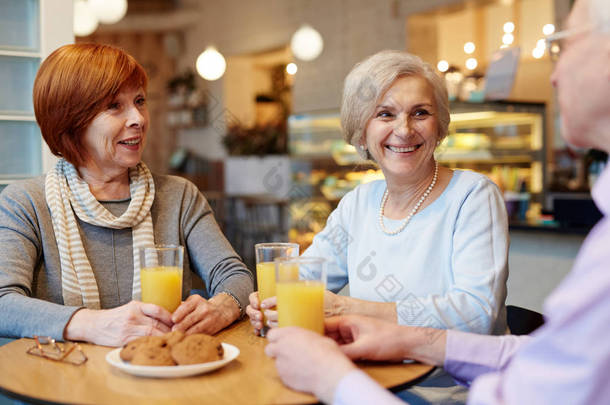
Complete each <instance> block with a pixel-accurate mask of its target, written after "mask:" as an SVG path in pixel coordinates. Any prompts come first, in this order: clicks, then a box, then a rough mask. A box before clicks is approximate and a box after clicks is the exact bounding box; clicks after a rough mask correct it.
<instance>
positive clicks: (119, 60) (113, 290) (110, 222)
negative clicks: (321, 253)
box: [0, 44, 253, 346]
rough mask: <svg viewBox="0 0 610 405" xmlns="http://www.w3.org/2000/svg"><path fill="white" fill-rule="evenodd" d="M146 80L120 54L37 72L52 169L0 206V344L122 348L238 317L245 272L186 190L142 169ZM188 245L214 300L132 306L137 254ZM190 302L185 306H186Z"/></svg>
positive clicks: (91, 54) (58, 61)
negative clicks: (21, 340)
mask: <svg viewBox="0 0 610 405" xmlns="http://www.w3.org/2000/svg"><path fill="white" fill-rule="evenodd" d="M147 80H148V79H147V76H146V73H145V72H144V69H143V68H142V66H140V65H139V64H138V63H137V62H136V61H135V60H134V58H133V57H131V56H130V55H128V54H127V53H125V52H123V51H122V50H120V49H118V48H115V47H112V46H108V45H98V44H74V45H66V46H63V47H61V48H59V49H57V50H56V51H55V52H53V53H52V54H51V55H50V56H49V57H48V58H47V59H46V60H45V61H44V62H43V63H42V65H41V66H40V69H39V71H38V74H37V76H36V81H35V83H34V110H35V113H36V120H37V122H38V124H39V126H40V129H41V132H42V136H43V138H44V140H45V141H46V143H47V145H48V146H49V148H50V150H51V152H53V153H54V154H55V155H57V156H59V157H60V159H59V161H58V163H57V165H56V166H55V168H54V169H52V170H51V171H49V173H47V174H46V175H45V176H41V177H38V178H34V179H31V180H26V181H22V182H19V183H15V184H12V185H10V186H8V187H7V188H6V189H5V190H4V191H3V192H2V194H1V195H0V246H2V252H0V313H2V317H0V336H14V337H23V336H26V337H27V336H33V335H49V336H52V337H54V338H56V339H70V340H81V341H87V342H92V343H96V344H102V345H108V346H118V345H122V344H124V343H125V342H127V341H129V340H131V339H133V338H135V337H137V336H142V335H158V334H162V333H165V332H168V331H170V330H172V329H173V330H176V329H178V330H182V331H185V332H187V333H194V332H207V333H214V332H217V331H218V330H220V329H222V328H224V327H225V326H227V325H229V324H231V323H232V322H233V321H234V320H235V319H237V318H238V317H240V316H241V314H242V312H243V311H242V308H245V306H246V305H247V302H248V301H247V300H248V294H249V293H250V292H252V289H253V281H252V275H251V273H250V271H249V270H248V269H247V268H246V267H245V266H244V264H243V263H242V262H241V261H240V259H239V257H238V256H237V254H236V253H235V252H234V250H233V249H232V248H231V246H230V244H229V243H228V242H227V240H226V239H225V238H224V236H223V235H222V232H221V231H220V229H219V228H218V225H217V224H216V221H215V219H214V216H213V214H212V211H211V209H210V206H209V205H208V203H207V202H206V200H205V198H204V197H203V195H202V194H201V193H200V192H199V191H198V189H197V188H196V187H195V186H194V185H193V184H192V183H190V182H188V181H186V180H184V179H181V178H178V177H172V176H157V175H152V174H151V173H150V171H149V170H148V168H147V167H146V165H145V164H144V163H142V162H141V157H142V150H143V148H144V145H145V143H146V132H147V130H148V121H149V114H148V110H147V106H146V86H147ZM151 244H171V245H183V246H185V260H184V262H185V263H184V277H183V291H189V289H190V285H191V272H194V273H196V274H198V275H199V276H200V277H201V278H202V279H203V280H204V281H205V283H206V288H207V291H208V293H209V296H210V297H211V298H210V299H204V298H202V297H201V296H199V295H193V296H190V297H188V298H187V299H186V300H185V301H183V302H182V304H181V305H180V307H178V309H176V311H175V312H174V313H173V314H172V313H169V312H168V311H167V310H165V309H163V308H161V307H159V306H156V305H153V304H144V303H141V302H139V301H138V299H139V298H140V283H139V279H140V278H139V272H140V269H139V260H138V259H137V257H136V253H137V250H138V248H139V247H141V246H148V245H151ZM183 298H186V297H183Z"/></svg>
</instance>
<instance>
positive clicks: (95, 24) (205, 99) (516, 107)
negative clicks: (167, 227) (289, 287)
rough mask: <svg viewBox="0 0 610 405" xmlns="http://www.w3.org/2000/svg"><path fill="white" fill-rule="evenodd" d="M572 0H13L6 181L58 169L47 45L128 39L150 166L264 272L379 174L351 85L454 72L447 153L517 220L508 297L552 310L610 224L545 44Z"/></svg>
mask: <svg viewBox="0 0 610 405" xmlns="http://www.w3.org/2000/svg"><path fill="white" fill-rule="evenodd" d="M571 3H572V1H571V0H495V1H492V0H480V1H476V0H377V1H370V0H325V1H322V0H254V1H245V0H225V1H212V0H0V145H1V147H0V188H3V187H4V186H5V185H6V184H9V183H10V182H12V181H16V180H18V179H22V178H26V177H30V176H37V175H40V174H42V173H44V172H45V171H46V170H48V169H49V168H50V167H51V166H52V165H53V162H54V158H53V157H52V156H51V155H50V154H49V152H48V150H47V149H46V146H45V145H44V144H43V142H42V141H41V138H40V133H39V131H38V128H37V126H36V123H35V120H34V117H33V107H32V101H31V92H32V83H33V79H34V76H35V74H36V71H37V68H38V65H39V64H40V62H41V60H42V59H44V57H45V56H47V55H48V54H49V53H50V52H52V50H54V49H56V48H57V47H59V46H61V45H63V44H65V43H71V42H97V43H106V44H112V45H116V46H119V47H121V48H123V49H124V50H126V51H127V52H129V53H130V54H132V55H133V56H134V57H135V58H136V59H137V60H138V61H139V62H140V63H141V64H142V65H143V66H144V68H145V69H146V71H147V73H148V75H149V78H150V82H149V89H148V103H149V109H150V113H151V124H150V130H149V137H148V139H149V140H148V146H147V148H146V149H145V154H144V161H145V162H146V163H147V164H148V166H149V167H150V168H151V170H153V171H154V172H156V173H169V174H175V175H179V176H184V177H186V178H189V179H190V180H191V181H193V182H194V183H195V184H196V185H197V186H198V187H199V188H200V189H201V191H202V192H203V194H204V195H205V196H206V198H207V199H208V201H209V202H210V204H211V206H212V207H213V209H214V212H215V215H216V218H217V220H218V222H219V224H220V225H221V227H222V228H223V230H224V232H225V234H226V235H227V237H228V238H229V240H230V241H231V243H232V244H233V246H234V247H235V248H236V250H237V251H238V253H239V254H240V255H241V256H242V257H243V259H244V261H245V262H246V263H247V264H248V265H249V266H250V267H251V268H253V266H252V264H253V263H254V248H253V245H254V243H256V242H268V241H288V240H289V241H293V242H297V243H299V244H300V245H301V248H302V249H305V248H306V247H307V246H308V245H309V244H310V243H311V240H312V238H313V235H315V233H317V232H319V231H320V230H321V229H322V228H323V227H324V224H325V221H326V218H327V216H328V215H329V213H330V212H331V211H332V210H333V209H334V208H335V207H336V205H337V203H338V201H339V200H340V198H341V197H342V196H343V195H344V194H345V193H346V192H348V191H349V190H351V189H353V188H354V187H356V186H357V185H358V184H361V183H363V182H367V181H371V180H375V179H379V178H382V177H383V176H382V174H381V172H380V171H379V170H378V168H377V167H376V166H375V165H374V164H373V163H372V162H368V161H364V160H361V159H360V158H359V157H358V156H357V154H356V153H355V150H354V148H353V147H351V146H349V145H347V144H346V143H345V142H344V141H343V138H342V134H341V128H340V123H339V106H340V99H341V92H342V86H343V80H344V78H345V76H346V74H347V73H348V72H349V71H350V70H351V68H352V67H353V66H354V64H355V63H357V62H358V61H360V60H362V59H363V58H365V57H367V56H369V55H371V54H373V53H375V52H377V51H379V50H382V49H399V50H406V51H409V52H412V53H415V54H417V55H419V56H420V57H422V58H423V59H424V60H425V61H427V62H428V63H430V64H431V65H432V66H433V67H435V68H436V69H437V70H438V73H439V75H441V76H442V77H444V78H445V80H446V82H447V85H448V89H449V95H450V100H451V111H452V117H451V121H452V123H451V126H450V135H449V137H447V138H446V140H445V141H444V142H443V144H442V145H441V146H440V147H439V148H438V151H437V158H438V160H439V161H440V162H441V163H442V164H444V165H446V166H448V167H452V168H462V169H470V170H476V171H478V172H481V173H484V174H486V175H487V176H489V177H490V178H491V179H492V180H493V181H494V182H495V183H496V184H497V185H498V186H499V187H500V189H501V190H502V192H503V193H504V196H505V200H506V206H507V210H508V213H509V216H510V220H511V224H510V230H511V250H510V271H511V275H510V278H509V298H508V301H509V302H508V303H515V304H517V305H521V306H525V307H528V308H532V309H535V310H538V311H540V310H541V305H542V300H543V298H544V297H545V296H546V295H547V293H548V292H550V291H551V290H552V288H554V287H555V285H556V284H557V283H558V282H559V280H560V279H561V278H562V277H563V276H564V275H565V274H566V273H567V271H569V269H570V267H571V265H572V261H573V259H574V257H575V255H576V252H577V250H578V246H579V245H580V243H581V242H582V240H583V238H584V235H585V234H586V233H587V232H588V230H590V228H591V227H592V225H593V224H594V223H595V222H596V221H597V219H598V218H599V217H600V213H599V211H597V209H596V208H595V206H594V204H593V203H592V200H591V198H590V188H591V186H592V184H593V183H594V182H595V179H596V178H597V176H598V174H599V173H600V172H601V170H602V169H603V167H604V166H605V164H606V161H607V156H606V155H605V154H604V153H601V152H598V151H585V150H578V149H574V148H572V147H570V146H569V145H566V144H565V142H564V141H563V140H562V138H561V130H562V129H561V117H560V115H559V112H558V110H557V106H556V102H555V95H554V91H553V88H552V87H551V85H550V81H549V77H550V74H551V72H552V69H553V62H552V61H551V59H550V57H549V54H548V50H547V49H545V41H544V38H545V37H546V36H548V35H551V34H552V33H554V32H555V31H558V30H560V29H561V27H562V23H563V20H564V19H565V17H566V16H567V14H568V12H569V9H570V7H571Z"/></svg>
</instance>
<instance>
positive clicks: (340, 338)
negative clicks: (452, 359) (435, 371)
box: [324, 315, 447, 366]
mask: <svg viewBox="0 0 610 405" xmlns="http://www.w3.org/2000/svg"><path fill="white" fill-rule="evenodd" d="M324 326H325V333H326V335H327V336H329V337H331V338H332V339H334V340H335V341H336V342H337V343H338V344H339V345H340V346H339V348H340V349H341V351H342V352H343V353H344V354H346V355H347V356H348V357H349V358H350V359H354V360H356V359H363V360H376V361H402V360H404V359H415V360H419V361H422V362H424V363H428V364H434V365H437V366H441V365H442V364H443V362H444V360H445V344H446V339H447V338H446V332H445V331H444V330H439V329H433V328H423V327H413V326H401V325H397V324H395V323H391V322H386V321H380V320H378V319H374V318H369V317H364V316H357V315H350V316H341V317H334V318H328V319H326V321H325V325H324Z"/></svg>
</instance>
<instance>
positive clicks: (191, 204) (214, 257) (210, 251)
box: [183, 182, 254, 315]
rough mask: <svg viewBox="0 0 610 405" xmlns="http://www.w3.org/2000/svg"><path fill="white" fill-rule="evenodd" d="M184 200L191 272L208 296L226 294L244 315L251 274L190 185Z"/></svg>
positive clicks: (189, 184) (251, 281) (205, 202)
mask: <svg viewBox="0 0 610 405" xmlns="http://www.w3.org/2000/svg"><path fill="white" fill-rule="evenodd" d="M184 199H185V201H184V203H185V205H184V208H185V212H184V216H183V221H184V222H183V229H184V232H185V239H186V244H187V249H188V254H189V256H190V260H191V265H192V267H193V269H194V270H195V272H196V273H197V274H198V275H199V276H200V277H201V278H202V279H203V281H204V282H205V285H206V288H207V291H208V293H209V296H210V297H212V296H214V295H216V294H219V293H221V292H227V293H229V294H230V295H232V296H233V297H234V298H236V299H237V300H238V301H239V303H240V305H241V308H242V315H243V311H244V310H245V308H246V306H247V305H248V296H249V295H250V293H251V292H252V291H253V290H254V278H253V276H252V272H251V271H250V270H249V269H248V268H247V267H246V266H245V264H244V263H243V262H242V261H241V259H240V257H239V256H238V255H237V253H236V252H235V250H234V249H233V247H231V244H230V243H229V242H228V241H227V239H226V238H225V236H224V235H223V233H222V231H221V230H220V227H219V226H218V224H217V222H216V220H215V218H214V215H213V213H212V210H211V208H210V205H209V204H208V202H207V201H206V199H205V197H204V196H203V195H202V194H201V192H199V190H198V189H197V188H196V187H195V185H193V184H192V183H190V182H189V183H187V188H186V190H185V196H184Z"/></svg>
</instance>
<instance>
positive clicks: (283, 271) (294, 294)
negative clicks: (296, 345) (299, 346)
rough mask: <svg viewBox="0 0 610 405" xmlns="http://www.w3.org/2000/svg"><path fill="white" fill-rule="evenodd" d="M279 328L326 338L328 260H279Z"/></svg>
mask: <svg viewBox="0 0 610 405" xmlns="http://www.w3.org/2000/svg"><path fill="white" fill-rule="evenodd" d="M275 270H276V279H277V281H276V289H277V311H278V324H279V327H280V328H281V327H284V326H299V327H301V328H305V329H309V330H311V331H314V332H317V333H319V334H321V335H323V334H324V290H325V289H326V260H325V259H323V258H321V257H296V258H293V257H288V258H283V257H282V258H277V259H275Z"/></svg>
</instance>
